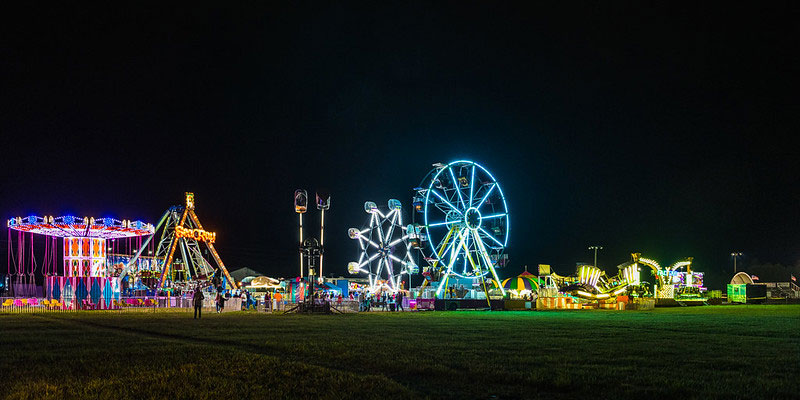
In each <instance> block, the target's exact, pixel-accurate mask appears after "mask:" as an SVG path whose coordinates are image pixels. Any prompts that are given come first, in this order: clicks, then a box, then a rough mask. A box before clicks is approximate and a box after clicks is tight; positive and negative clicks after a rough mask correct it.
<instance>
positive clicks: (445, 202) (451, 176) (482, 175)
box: [415, 160, 509, 282]
mask: <svg viewBox="0 0 800 400" xmlns="http://www.w3.org/2000/svg"><path fill="white" fill-rule="evenodd" d="M434 166H435V169H434V170H433V171H431V172H430V173H429V174H428V176H427V177H426V179H425V181H424V182H423V183H422V184H421V185H420V187H418V188H416V189H415V190H416V191H417V192H418V196H417V197H415V199H421V200H424V203H423V204H422V207H421V208H422V212H423V222H424V226H425V228H426V230H427V231H428V232H427V238H428V239H429V240H428V241H429V242H430V246H429V247H428V250H429V254H430V257H428V258H431V259H433V260H434V261H433V262H432V263H431V266H432V267H434V268H438V269H440V270H442V269H444V267H445V266H450V265H453V266H452V267H451V268H450V269H449V270H448V271H442V272H445V273H446V274H453V275H456V276H459V277H462V278H478V277H483V276H486V275H487V274H490V273H491V274H493V275H494V274H496V272H494V271H493V269H494V267H495V266H496V265H497V264H498V262H499V260H500V259H502V257H501V255H502V254H503V252H504V251H505V246H506V245H507V243H508V235H509V230H508V226H509V215H508V205H507V203H506V200H505V196H504V195H503V191H502V189H501V187H500V185H499V184H498V182H497V180H496V179H495V178H494V176H493V175H492V174H491V173H490V172H489V171H488V170H486V168H484V167H482V166H481V165H479V164H477V163H475V162H472V161H468V160H456V161H453V162H451V163H449V164H446V165H444V164H435V165H434ZM445 170H447V172H445ZM467 187H469V189H468V190H467V189H466V188H467ZM467 194H468V196H467ZM484 215H485V216H484ZM444 228H447V232H445V230H444ZM462 228H466V229H465V230H464V229H462ZM453 229H455V231H453ZM462 230H463V232H462ZM445 233H448V234H455V237H454V238H453V239H452V242H455V244H453V243H452V242H450V243H448V240H450V239H447V238H445V237H444V234H445ZM462 237H463V242H464V244H463V245H461V244H460V243H459V242H461V239H462ZM445 249H446V251H445ZM452 249H455V252H453V251H452ZM482 253H486V254H482ZM451 257H453V258H461V259H463V260H461V261H460V262H459V263H458V266H455V264H453V263H452V262H451V261H452V260H451V259H450V258H451ZM473 259H474V260H476V261H475V265H474V266H473V265H472V264H471V263H470V262H468V261H470V260H473ZM442 279H447V277H446V276H445V277H443V278H442ZM495 280H496V281H497V282H499V281H500V280H499V279H497V278H495Z"/></svg>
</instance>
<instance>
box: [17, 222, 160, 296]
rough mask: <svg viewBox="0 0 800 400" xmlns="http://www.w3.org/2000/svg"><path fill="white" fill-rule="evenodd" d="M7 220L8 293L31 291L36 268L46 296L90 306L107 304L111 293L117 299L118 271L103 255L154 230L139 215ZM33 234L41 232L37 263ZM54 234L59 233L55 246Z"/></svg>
mask: <svg viewBox="0 0 800 400" xmlns="http://www.w3.org/2000/svg"><path fill="white" fill-rule="evenodd" d="M7 226H8V274H9V276H12V279H13V284H12V290H13V294H14V296H36V295H37V293H36V275H37V274H42V275H43V276H44V283H45V295H46V296H47V297H48V298H50V299H53V300H60V301H61V302H62V303H65V304H68V305H70V306H72V305H74V306H75V307H90V308H108V307H110V306H111V304H112V301H113V300H114V299H116V300H119V294H120V279H119V273H120V272H121V271H120V270H118V268H116V266H114V265H113V264H112V263H110V262H109V261H108V260H109V257H110V255H111V254H113V253H114V252H115V251H116V252H119V251H122V250H124V251H130V250H132V249H133V248H134V246H139V247H140V246H141V237H142V236H145V235H152V234H153V232H154V231H155V229H154V227H153V225H152V224H148V223H144V222H142V221H129V220H118V219H114V218H90V217H83V218H79V217H75V216H71V215H67V216H62V217H52V216H44V217H39V216H35V215H31V216H28V217H16V218H11V219H9V220H8V222H7ZM12 231H15V232H16V235H13V234H12ZM35 235H38V236H44V243H45V247H44V261H43V262H42V263H41V264H39V263H38V262H37V260H36V258H37V257H36V251H35V248H34V241H35ZM13 236H16V245H15V244H14V237H13ZM58 238H61V239H62V240H61V241H60V242H61V246H60V249H59V240H58ZM40 252H41V251H40ZM59 253H60V254H61V255H62V260H63V263H61V264H62V268H61V270H60V272H61V274H59V268H58V265H59V262H58V254H59Z"/></svg>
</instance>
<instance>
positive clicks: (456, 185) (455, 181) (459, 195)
mask: <svg viewBox="0 0 800 400" xmlns="http://www.w3.org/2000/svg"><path fill="white" fill-rule="evenodd" d="M448 170H449V171H450V177H451V178H453V187H454V188H455V189H456V193H458V200H460V201H461V206H466V203H464V197H463V196H461V188H460V187H459V186H458V181H457V180H456V174H455V173H454V172H453V168H448ZM464 208H466V207H464Z"/></svg>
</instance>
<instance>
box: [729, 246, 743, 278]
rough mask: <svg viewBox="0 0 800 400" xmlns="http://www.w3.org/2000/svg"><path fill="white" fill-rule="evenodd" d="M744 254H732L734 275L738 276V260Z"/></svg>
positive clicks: (736, 252) (735, 252)
mask: <svg viewBox="0 0 800 400" xmlns="http://www.w3.org/2000/svg"><path fill="white" fill-rule="evenodd" d="M741 256H742V253H741V252H738V251H734V252H733V253H731V257H733V274H734V275H736V259H737V258H739V257H741Z"/></svg>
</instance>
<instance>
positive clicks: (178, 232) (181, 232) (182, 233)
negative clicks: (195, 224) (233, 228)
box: [175, 226, 217, 243]
mask: <svg viewBox="0 0 800 400" xmlns="http://www.w3.org/2000/svg"><path fill="white" fill-rule="evenodd" d="M175 237H177V238H192V239H194V240H200V241H203V242H206V243H214V242H215V241H216V240H217V234H216V232H208V231H204V230H202V229H188V228H184V227H182V226H176V227H175Z"/></svg>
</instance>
